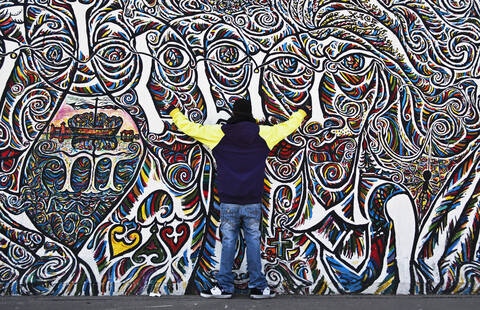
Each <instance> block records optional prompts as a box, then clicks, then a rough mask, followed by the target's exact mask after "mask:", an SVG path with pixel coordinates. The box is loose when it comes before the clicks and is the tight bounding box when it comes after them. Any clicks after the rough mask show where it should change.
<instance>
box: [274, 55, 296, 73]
mask: <svg viewBox="0 0 480 310" xmlns="http://www.w3.org/2000/svg"><path fill="white" fill-rule="evenodd" d="M275 65H276V69H277V70H278V71H279V72H281V73H285V74H292V73H294V72H295V71H297V69H298V65H299V63H298V61H297V60H296V59H295V58H293V57H282V58H280V59H279V60H277V61H276V62H275Z"/></svg>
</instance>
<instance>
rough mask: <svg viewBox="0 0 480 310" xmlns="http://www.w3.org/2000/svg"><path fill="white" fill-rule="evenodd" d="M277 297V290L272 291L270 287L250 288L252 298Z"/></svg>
mask: <svg viewBox="0 0 480 310" xmlns="http://www.w3.org/2000/svg"><path fill="white" fill-rule="evenodd" d="M273 297H275V292H272V291H271V290H270V288H269V287H266V288H264V289H263V290H261V289H258V288H252V289H251V290H250V298H252V299H266V298H273Z"/></svg>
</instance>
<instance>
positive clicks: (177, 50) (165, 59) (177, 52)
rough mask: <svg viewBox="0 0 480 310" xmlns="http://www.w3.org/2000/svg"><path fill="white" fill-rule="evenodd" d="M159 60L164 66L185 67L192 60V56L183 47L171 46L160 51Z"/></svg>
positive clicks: (170, 67)
mask: <svg viewBox="0 0 480 310" xmlns="http://www.w3.org/2000/svg"><path fill="white" fill-rule="evenodd" d="M158 60H159V62H160V64H161V65H162V67H164V68H169V69H183V68H184V67H186V66H187V65H188V63H189V62H190V56H189V55H188V54H187V52H186V51H185V50H184V49H183V48H181V47H178V46H169V47H166V48H165V49H163V50H162V51H161V52H160V53H159V55H158Z"/></svg>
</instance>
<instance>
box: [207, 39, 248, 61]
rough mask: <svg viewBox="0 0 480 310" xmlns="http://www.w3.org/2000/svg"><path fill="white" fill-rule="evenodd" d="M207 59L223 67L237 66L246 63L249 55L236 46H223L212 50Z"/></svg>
mask: <svg viewBox="0 0 480 310" xmlns="http://www.w3.org/2000/svg"><path fill="white" fill-rule="evenodd" d="M207 57H208V59H210V60H213V61H215V62H219V63H221V64H223V65H237V64H239V63H241V62H243V61H245V59H246V57H247V53H246V52H245V51H244V50H243V49H242V48H240V47H239V46H236V45H234V44H222V45H219V46H217V47H214V48H213V49H211V50H210V51H209V52H208V55H207Z"/></svg>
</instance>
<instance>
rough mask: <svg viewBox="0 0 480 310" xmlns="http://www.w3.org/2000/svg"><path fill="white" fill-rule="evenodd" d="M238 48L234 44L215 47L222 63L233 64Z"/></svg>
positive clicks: (236, 58)
mask: <svg viewBox="0 0 480 310" xmlns="http://www.w3.org/2000/svg"><path fill="white" fill-rule="evenodd" d="M239 54H240V53H239V52H238V48H237V47H235V46H221V47H219V48H217V57H218V59H220V60H221V61H222V62H224V63H228V64H233V63H236V62H237V61H238V56H239Z"/></svg>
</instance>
